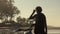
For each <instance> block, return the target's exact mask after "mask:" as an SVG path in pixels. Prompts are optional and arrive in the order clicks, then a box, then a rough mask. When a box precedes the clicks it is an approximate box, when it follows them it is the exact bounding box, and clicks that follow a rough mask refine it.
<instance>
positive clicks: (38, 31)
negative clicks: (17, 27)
mask: <svg viewBox="0 0 60 34" xmlns="http://www.w3.org/2000/svg"><path fill="white" fill-rule="evenodd" d="M35 12H36V13H37V14H35V15H34V13H35ZM29 19H35V22H36V23H35V30H34V33H35V34H47V24H46V17H45V15H44V14H43V13H42V8H41V7H40V6H37V7H36V10H34V11H33V13H32V14H31V16H30V18H29ZM44 29H45V30H44Z"/></svg>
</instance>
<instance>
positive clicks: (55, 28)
mask: <svg viewBox="0 0 60 34" xmlns="http://www.w3.org/2000/svg"><path fill="white" fill-rule="evenodd" d="M47 28H48V30H51V29H54V30H60V27H55V26H47Z"/></svg>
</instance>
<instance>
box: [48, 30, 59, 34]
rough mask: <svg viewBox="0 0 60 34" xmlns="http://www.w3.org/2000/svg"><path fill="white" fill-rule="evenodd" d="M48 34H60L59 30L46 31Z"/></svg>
mask: <svg viewBox="0 0 60 34" xmlns="http://www.w3.org/2000/svg"><path fill="white" fill-rule="evenodd" d="M48 34H60V30H48Z"/></svg>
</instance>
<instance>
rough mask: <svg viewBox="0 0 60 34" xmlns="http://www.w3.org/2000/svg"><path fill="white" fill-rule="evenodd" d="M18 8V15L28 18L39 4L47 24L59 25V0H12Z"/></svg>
mask: <svg viewBox="0 0 60 34" xmlns="http://www.w3.org/2000/svg"><path fill="white" fill-rule="evenodd" d="M14 1H15V3H14V5H15V6H17V8H18V9H19V10H20V12H21V13H20V16H21V17H24V18H28V17H29V16H30V15H31V13H32V12H33V10H34V9H35V8H36V7H37V6H41V7H42V9H43V11H42V13H44V14H45V16H46V20H47V24H48V25H51V26H57V27H60V0H14Z"/></svg>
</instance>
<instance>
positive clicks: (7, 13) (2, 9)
mask: <svg viewBox="0 0 60 34" xmlns="http://www.w3.org/2000/svg"><path fill="white" fill-rule="evenodd" d="M19 13H20V11H19V10H18V9H17V7H16V6H14V5H13V4H12V0H9V1H8V0H0V19H7V18H8V17H11V19H12V17H14V15H15V14H19Z"/></svg>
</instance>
